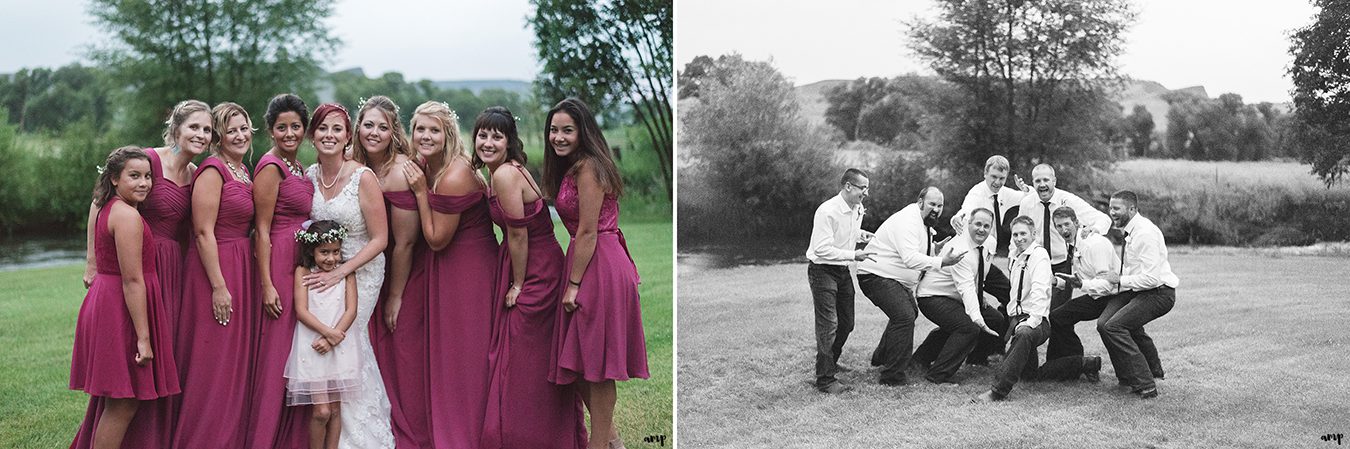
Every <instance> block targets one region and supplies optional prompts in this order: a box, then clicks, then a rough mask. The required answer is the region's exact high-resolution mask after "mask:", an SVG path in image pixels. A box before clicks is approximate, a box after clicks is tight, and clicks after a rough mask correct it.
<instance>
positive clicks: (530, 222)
mask: <svg viewBox="0 0 1350 449" xmlns="http://www.w3.org/2000/svg"><path fill="white" fill-rule="evenodd" d="M473 135H474V149H475V151H474V165H475V166H477V167H482V166H487V167H488V170H489V171H490V172H491V173H492V187H491V189H490V190H489V198H488V205H489V207H490V210H491V215H492V221H493V222H494V223H496V224H497V226H499V227H501V228H502V231H503V234H505V240H504V241H503V243H502V246H501V250H500V251H499V253H500V254H499V255H498V259H499V261H500V262H499V264H498V268H497V282H496V287H495V288H494V294H493V298H492V299H493V301H494V302H497V303H498V304H500V305H497V306H494V307H493V308H492V314H493V317H492V321H493V334H492V350H491V352H489V355H488V361H489V362H488V363H489V367H490V368H489V369H490V370H491V381H490V384H489V387H488V399H487V415H486V417H485V418H484V424H483V440H482V442H483V444H482V447H483V448H486V449H497V448H525V447H548V448H581V447H585V446H586V429H585V422H584V420H583V418H582V411H581V395H580V394H579V393H578V392H577V391H576V389H575V388H573V387H572V386H571V385H563V386H558V385H554V384H552V383H549V382H548V380H547V378H548V373H549V371H550V368H551V365H550V364H549V354H550V352H551V351H552V347H553V346H552V345H553V329H554V325H555V322H556V321H557V316H558V313H559V307H558V300H559V298H560V297H561V295H562V290H563V280H562V272H563V253H562V248H561V247H560V246H558V240H557V237H554V235H553V220H552V218H550V216H549V212H548V207H547V206H546V205H545V204H544V196H543V194H542V193H541V192H540V191H539V187H538V185H536V184H535V182H534V178H533V177H531V176H530V174H529V172H527V171H526V170H525V167H523V166H522V165H521V164H522V163H524V162H525V151H524V149H523V144H522V143H521V141H520V137H519V135H518V134H517V133H516V121H515V117H514V116H512V115H511V111H509V110H507V109H506V108H503V107H500V106H496V107H491V108H488V109H487V110H485V111H483V113H481V114H479V115H478V120H477V121H476V122H475V123H474V132H473Z"/></svg>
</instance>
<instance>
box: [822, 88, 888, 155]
mask: <svg viewBox="0 0 1350 449" xmlns="http://www.w3.org/2000/svg"><path fill="white" fill-rule="evenodd" d="M885 96H886V79H885V78H878V77H872V78H866V77H861V78H858V79H856V80H853V81H849V82H847V83H845V84H840V85H838V86H834V87H831V88H830V89H829V90H827V91H825V101H826V102H828V103H829V106H828V107H826V108H825V123H828V124H830V125H834V127H835V128H839V130H840V131H843V132H844V139H845V140H849V141H853V140H858V139H860V137H859V136H858V134H859V129H858V128H859V126H860V122H861V120H860V117H862V115H863V109H867V108H868V107H870V106H872V105H873V104H875V103H877V102H878V101H880V100H881V99H882V98H883V97H885Z"/></svg>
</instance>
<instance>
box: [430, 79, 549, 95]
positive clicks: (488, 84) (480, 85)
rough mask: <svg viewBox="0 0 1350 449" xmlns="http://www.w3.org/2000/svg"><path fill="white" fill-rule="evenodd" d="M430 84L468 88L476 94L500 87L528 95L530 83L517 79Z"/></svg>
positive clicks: (433, 82) (444, 87)
mask: <svg viewBox="0 0 1350 449" xmlns="http://www.w3.org/2000/svg"><path fill="white" fill-rule="evenodd" d="M431 83H432V84H434V85H436V87H438V88H441V89H469V90H471V91H473V93H475V94H477V93H480V92H482V91H484V90H487V89H501V90H505V91H507V92H515V93H518V94H520V95H521V96H522V97H523V96H528V95H530V90H531V88H532V84H531V83H530V82H529V81H518V80H458V81H432V82H431Z"/></svg>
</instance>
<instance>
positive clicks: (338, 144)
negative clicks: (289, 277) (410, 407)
mask: <svg viewBox="0 0 1350 449" xmlns="http://www.w3.org/2000/svg"><path fill="white" fill-rule="evenodd" d="M310 132H311V133H312V134H311V137H310V139H311V140H312V141H313V143H314V148H315V149H316V150H318V153H319V163H318V164H314V165H313V166H310V167H309V170H307V171H306V173H305V175H306V176H308V177H309V178H310V179H311V180H312V181H313V182H314V207H313V209H312V210H311V211H310V217H311V218H313V219H315V220H333V221H336V222H338V223H340V224H342V226H344V227H346V228H347V238H346V239H345V240H343V241H342V258H343V259H344V262H343V263H342V265H341V266H339V267H338V268H337V269H335V270H332V271H329V272H325V273H319V274H318V275H310V276H306V277H305V283H306V286H307V287H311V288H320V289H322V288H325V287H326V286H328V285H334V284H336V283H337V282H338V280H340V279H342V278H343V277H345V276H346V275H347V274H348V273H352V272H353V271H354V272H355V273H356V285H357V289H356V291H357V294H356V297H357V307H356V321H355V322H354V323H352V325H351V327H350V328H348V329H347V331H346V332H347V336H346V338H345V339H343V341H342V343H340V344H354V345H356V350H357V357H358V358H359V359H360V366H361V368H360V369H361V378H362V382H361V391H360V392H358V393H357V394H356V395H355V396H352V397H350V399H347V397H344V400H343V401H342V406H341V407H342V408H341V411H340V413H341V420H342V434H341V438H340V439H339V440H338V447H339V448H360V449H380V448H393V447H394V435H393V432H392V430H391V428H390V425H389V396H388V394H386V393H385V390H384V382H383V380H381V379H382V378H381V377H380V369H379V366H377V365H376V364H375V352H374V350H373V349H372V347H371V344H370V336H369V335H368V334H367V332H366V329H367V326H368V324H369V323H370V316H371V314H372V313H374V312H375V302H376V300H377V299H378V297H379V295H380V284H381V283H383V280H384V253H383V252H384V248H385V245H387V244H388V235H389V233H388V223H387V219H386V217H385V211H384V196H383V194H382V193H381V192H380V185H379V180H378V179H376V177H375V174H374V173H373V172H371V171H370V169H369V168H366V167H365V166H363V165H361V164H359V163H356V162H352V161H345V160H344V159H343V151H344V150H345V149H346V147H347V143H348V142H349V141H350V140H351V135H352V133H351V122H350V119H349V118H348V114H347V110H346V109H345V108H343V107H342V106H340V105H337V104H333V103H325V104H323V105H320V106H319V107H318V108H317V109H315V110H314V118H313V119H312V120H311V121H310Z"/></svg>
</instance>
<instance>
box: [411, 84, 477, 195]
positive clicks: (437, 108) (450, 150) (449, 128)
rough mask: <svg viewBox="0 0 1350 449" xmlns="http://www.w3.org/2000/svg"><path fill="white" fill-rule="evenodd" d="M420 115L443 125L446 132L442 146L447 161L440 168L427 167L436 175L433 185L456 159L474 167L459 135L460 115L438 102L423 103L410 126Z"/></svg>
mask: <svg viewBox="0 0 1350 449" xmlns="http://www.w3.org/2000/svg"><path fill="white" fill-rule="evenodd" d="M419 115H424V116H427V117H428V118H431V119H435V120H436V121H437V122H438V123H440V124H441V129H443V130H445V142H444V143H443V144H442V145H441V151H442V152H444V153H445V160H443V161H441V166H440V167H427V171H430V172H433V173H434V174H433V175H432V177H431V179H432V181H431V182H432V184H435V183H436V181H439V180H440V179H441V175H442V174H444V173H445V170H446V169H448V168H450V163H451V162H454V160H455V158H461V159H464V161H465V162H470V166H472V165H473V164H472V156H470V154H469V147H468V146H467V145H464V139H463V138H462V137H460V135H459V114H456V113H455V111H454V110H453V109H450V105H448V104H445V103H442V102H438V101H428V102H426V103H422V104H421V105H418V106H417V109H416V110H414V111H413V119H412V121H410V122H409V123H408V126H410V127H411V126H413V125H412V123H413V121H416V120H417V116H419Z"/></svg>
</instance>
